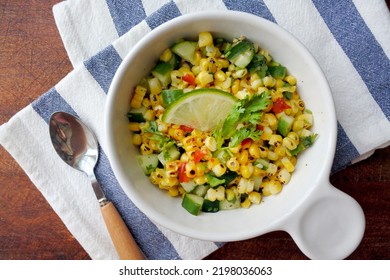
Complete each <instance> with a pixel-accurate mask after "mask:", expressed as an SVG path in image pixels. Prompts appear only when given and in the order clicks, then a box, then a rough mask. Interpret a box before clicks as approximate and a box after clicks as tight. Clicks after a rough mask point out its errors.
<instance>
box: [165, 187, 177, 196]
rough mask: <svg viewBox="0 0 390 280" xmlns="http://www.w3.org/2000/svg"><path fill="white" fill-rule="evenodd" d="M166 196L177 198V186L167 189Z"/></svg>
mask: <svg viewBox="0 0 390 280" xmlns="http://www.w3.org/2000/svg"><path fill="white" fill-rule="evenodd" d="M168 194H169V195H170V196H173V197H175V196H178V195H179V189H178V187H177V186H174V187H172V188H169V189H168Z"/></svg>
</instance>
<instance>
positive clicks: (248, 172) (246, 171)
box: [240, 162, 253, 179]
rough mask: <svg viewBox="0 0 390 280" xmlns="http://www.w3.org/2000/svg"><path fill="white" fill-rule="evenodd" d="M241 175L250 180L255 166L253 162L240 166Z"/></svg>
mask: <svg viewBox="0 0 390 280" xmlns="http://www.w3.org/2000/svg"><path fill="white" fill-rule="evenodd" d="M240 174H241V176H242V177H244V178H246V179H248V178H250V177H251V176H252V174H253V165H252V163H251V162H247V163H244V164H241V165H240Z"/></svg>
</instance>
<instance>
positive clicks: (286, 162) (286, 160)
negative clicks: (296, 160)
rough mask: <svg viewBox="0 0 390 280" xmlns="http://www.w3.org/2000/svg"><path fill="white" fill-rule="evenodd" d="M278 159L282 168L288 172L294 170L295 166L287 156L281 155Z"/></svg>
mask: <svg viewBox="0 0 390 280" xmlns="http://www.w3.org/2000/svg"><path fill="white" fill-rule="evenodd" d="M280 161H281V162H282V164H283V166H284V168H286V169H287V171H288V172H293V171H294V169H295V166H294V164H292V162H291V161H290V160H289V158H288V157H283V158H282V159H281V160H280Z"/></svg>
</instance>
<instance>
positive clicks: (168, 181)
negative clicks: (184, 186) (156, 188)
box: [160, 177, 179, 189]
mask: <svg viewBox="0 0 390 280" xmlns="http://www.w3.org/2000/svg"><path fill="white" fill-rule="evenodd" d="M160 185H161V186H162V187H163V188H164V189H169V188H172V187H174V186H177V185H179V179H177V178H175V177H165V178H164V179H162V180H161V182H160Z"/></svg>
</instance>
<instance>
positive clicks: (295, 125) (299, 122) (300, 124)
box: [292, 119, 305, 132]
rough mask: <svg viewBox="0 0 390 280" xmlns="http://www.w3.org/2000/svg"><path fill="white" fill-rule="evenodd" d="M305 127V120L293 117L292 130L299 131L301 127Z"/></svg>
mask: <svg viewBox="0 0 390 280" xmlns="http://www.w3.org/2000/svg"><path fill="white" fill-rule="evenodd" d="M304 127H305V122H304V121H303V120H297V119H295V120H294V123H293V127H292V130H293V131H294V132H298V131H300V130H301V129H303V128H304Z"/></svg>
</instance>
